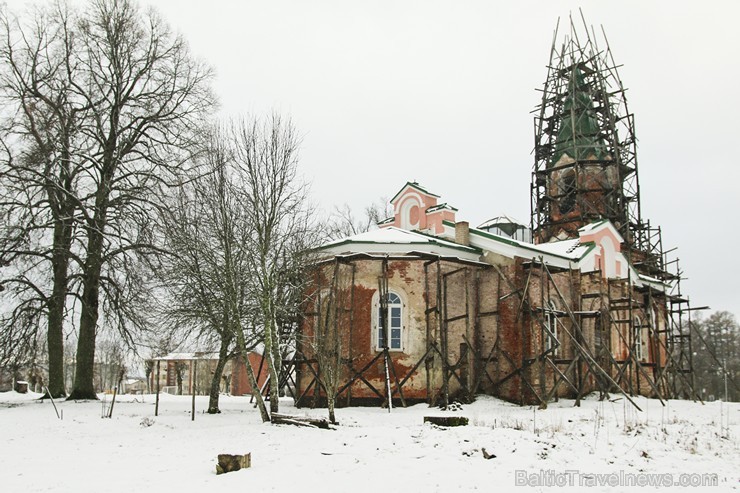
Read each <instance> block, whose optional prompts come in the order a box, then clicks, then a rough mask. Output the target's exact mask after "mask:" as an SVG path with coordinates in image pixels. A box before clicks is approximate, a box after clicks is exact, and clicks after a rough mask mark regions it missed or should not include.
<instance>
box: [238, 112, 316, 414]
mask: <svg viewBox="0 0 740 493" xmlns="http://www.w3.org/2000/svg"><path fill="white" fill-rule="evenodd" d="M232 135H233V140H234V159H235V162H236V165H237V166H238V168H239V169H240V172H241V176H242V179H243V180H244V187H245V189H244V193H243V195H242V197H241V199H242V200H243V203H244V204H245V212H246V213H247V217H248V221H249V231H250V236H249V239H248V249H249V251H250V256H249V258H248V261H249V269H250V279H251V288H250V289H251V291H252V293H253V297H254V300H255V303H256V306H257V310H256V318H255V323H256V324H258V325H259V326H260V327H261V329H262V331H263V343H264V354H265V360H266V361H267V368H268V375H269V379H270V411H271V412H278V411H279V391H280V389H279V382H280V373H281V370H282V360H283V356H284V349H285V346H286V343H287V341H288V340H289V338H288V337H281V333H280V332H281V331H280V329H281V323H280V320H281V315H282V314H284V313H286V308H287V307H290V306H295V299H296V297H299V296H300V294H296V293H300V292H301V291H302V286H300V285H299V283H298V282H297V279H300V276H291V275H288V274H289V273H295V272H296V271H297V270H299V269H300V265H301V264H302V263H303V260H302V259H303V257H302V255H303V252H306V247H307V246H309V245H310V244H311V242H312V241H313V240H312V238H313V237H314V233H315V228H314V227H313V225H312V218H311V214H310V212H311V211H310V206H309V203H308V197H307V191H306V190H307V187H306V184H305V183H303V182H302V180H301V177H300V176H299V174H298V148H299V139H298V136H297V134H296V130H295V128H294V126H293V124H292V122H291V121H290V120H287V119H283V118H282V117H280V116H279V115H276V114H273V115H272V116H270V117H269V118H267V119H264V120H262V121H260V120H258V119H252V120H249V121H245V120H242V121H241V122H238V123H236V124H235V125H234V126H233V127H232ZM287 300H290V301H288V303H287V307H286V304H284V302H286V301H287ZM282 327H284V328H285V327H286V325H282ZM283 335H285V334H283Z"/></svg>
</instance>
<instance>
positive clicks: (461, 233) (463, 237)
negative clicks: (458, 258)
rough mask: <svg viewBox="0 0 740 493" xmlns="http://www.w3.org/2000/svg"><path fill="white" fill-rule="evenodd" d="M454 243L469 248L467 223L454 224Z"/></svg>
mask: <svg viewBox="0 0 740 493" xmlns="http://www.w3.org/2000/svg"><path fill="white" fill-rule="evenodd" d="M455 243H457V244H458V245H465V246H470V224H468V222H467V221H460V222H457V223H455Z"/></svg>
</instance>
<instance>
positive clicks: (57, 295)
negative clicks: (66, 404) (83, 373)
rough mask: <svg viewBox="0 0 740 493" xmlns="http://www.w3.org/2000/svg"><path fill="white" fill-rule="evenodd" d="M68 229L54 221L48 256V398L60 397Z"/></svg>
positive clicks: (62, 383)
mask: <svg viewBox="0 0 740 493" xmlns="http://www.w3.org/2000/svg"><path fill="white" fill-rule="evenodd" d="M71 237H72V228H71V227H70V225H69V224H67V222H66V221H65V220H63V219H56V220H55V221H54V250H53V253H52V260H51V262H52V271H53V277H54V279H53V288H52V293H51V296H50V297H49V301H48V315H47V329H46V331H47V333H46V340H47V347H48V350H49V385H48V390H49V395H50V396H51V397H55V398H59V397H64V396H65V395H66V394H67V393H66V392H65V389H64V308H65V302H66V298H67V269H68V264H69V248H70V244H71V241H72V240H71Z"/></svg>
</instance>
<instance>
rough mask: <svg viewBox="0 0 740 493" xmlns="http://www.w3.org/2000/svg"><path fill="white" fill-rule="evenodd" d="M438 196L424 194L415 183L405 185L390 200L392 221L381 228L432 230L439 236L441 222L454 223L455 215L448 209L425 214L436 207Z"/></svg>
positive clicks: (441, 227) (441, 228)
mask: <svg viewBox="0 0 740 493" xmlns="http://www.w3.org/2000/svg"><path fill="white" fill-rule="evenodd" d="M438 199H439V197H438V196H436V195H434V194H431V193H428V192H425V191H424V190H423V189H422V188H421V187H419V186H418V185H417V184H416V183H407V184H406V185H405V186H404V187H403V188H402V189H401V191H400V192H399V193H398V194H396V196H395V197H394V198H393V200H391V205H392V206H393V221H389V222H387V223H384V224H382V225H381V227H388V226H395V227H397V228H402V229H408V230H418V231H424V230H430V229H431V230H432V231H434V233H437V234H441V233H442V232H443V231H444V228H443V225H442V221H444V220H447V221H454V220H455V213H454V212H453V211H451V210H449V209H443V208H440V209H438V210H434V211H432V212H427V210H428V209H429V208H430V207H434V206H436V205H437V200H438Z"/></svg>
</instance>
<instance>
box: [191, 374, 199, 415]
mask: <svg viewBox="0 0 740 493" xmlns="http://www.w3.org/2000/svg"><path fill="white" fill-rule="evenodd" d="M190 364H191V366H192V371H191V380H190V388H191V389H192V392H193V404H192V407H191V409H190V421H195V378H196V374H195V372H196V370H197V368H198V366H197V361H196V360H191V361H190Z"/></svg>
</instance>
